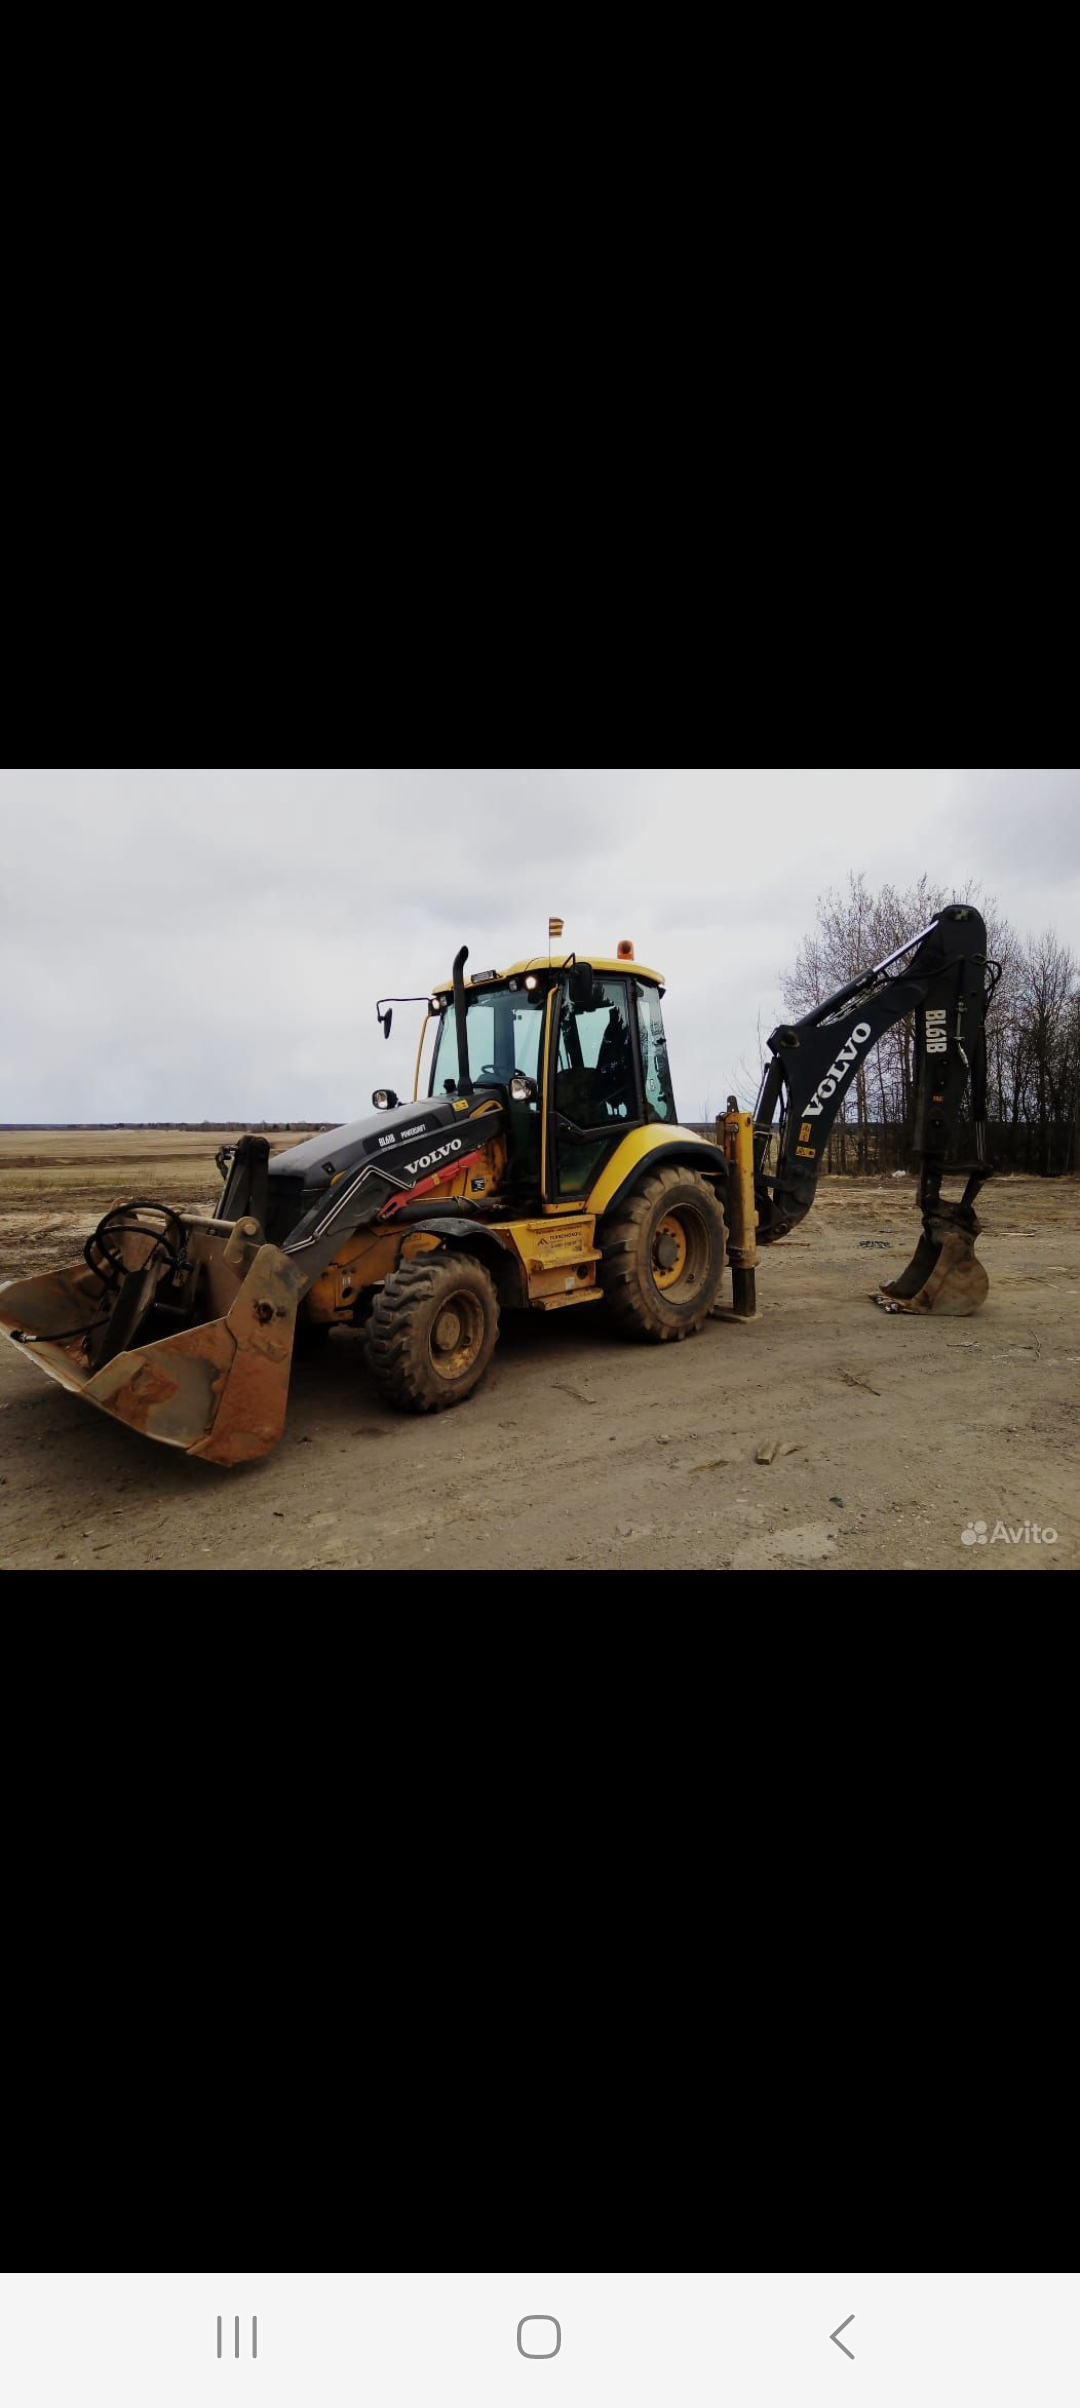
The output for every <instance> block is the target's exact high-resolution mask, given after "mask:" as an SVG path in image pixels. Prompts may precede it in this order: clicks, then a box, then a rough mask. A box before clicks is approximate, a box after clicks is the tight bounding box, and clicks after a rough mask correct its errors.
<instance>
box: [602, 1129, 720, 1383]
mask: <svg viewBox="0 0 1080 2408" xmlns="http://www.w3.org/2000/svg"><path fill="white" fill-rule="evenodd" d="M725 1234H726V1233H725V1229H724V1216H723V1213H722V1212H721V1210H720V1206H719V1204H718V1203H717V1200H716V1197H715V1195H714V1193H713V1190H712V1188H711V1187H710V1186H709V1183H708V1180H707V1179H702V1178H700V1177H699V1175H698V1173H697V1172H696V1171H683V1170H677V1169H675V1168H674V1167H672V1168H665V1169H664V1170H658V1171H653V1172H652V1174H651V1176H650V1177H648V1178H645V1179H642V1181H641V1183H640V1185H639V1186H638V1187H635V1189H634V1191H633V1194H632V1195H629V1196H627V1198H626V1200H625V1202H624V1203H622V1204H620V1205H619V1206H618V1208H617V1210H616V1212H615V1213H614V1214H613V1215H612V1218H611V1221H610V1223H609V1224H608V1225H607V1226H606V1227H605V1230H604V1232H603V1236H602V1238H601V1241H600V1242H601V1244H602V1247H603V1261H602V1263H601V1265H600V1284H601V1286H602V1288H603V1290H604V1294H605V1297H606V1299H607V1310H608V1317H609V1319H610V1320H611V1321H613V1322H614V1323H615V1326H616V1328H617V1329H619V1330H621V1331H623V1333H624V1334H625V1335H626V1336H627V1337H629V1338H641V1339H645V1340H647V1341H649V1342H651V1343H652V1344H653V1345H662V1344H663V1342H664V1340H665V1339H667V1338H689V1337H692V1335H693V1333H694V1331H695V1330H698V1329H700V1328H701V1325H702V1322H703V1321H704V1320H705V1318H706V1316H707V1314H708V1313H709V1312H710V1310H711V1308H712V1306H713V1305H714V1304H715V1302H716V1298H717V1295H718V1294H719V1289H720V1281H721V1279H722V1278H723V1275H724V1253H725Z"/></svg>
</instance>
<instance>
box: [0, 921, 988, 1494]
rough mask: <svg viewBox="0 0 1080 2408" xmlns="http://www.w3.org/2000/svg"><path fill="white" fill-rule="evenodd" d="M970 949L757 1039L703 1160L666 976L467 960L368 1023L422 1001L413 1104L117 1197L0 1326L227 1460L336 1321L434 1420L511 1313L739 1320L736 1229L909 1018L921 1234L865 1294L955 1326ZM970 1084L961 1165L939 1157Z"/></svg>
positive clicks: (786, 1176)
mask: <svg viewBox="0 0 1080 2408" xmlns="http://www.w3.org/2000/svg"><path fill="white" fill-rule="evenodd" d="M560 933H561V931H560ZM985 943H986V937H985V930H984V928H983V924H982V921H981V919H980V918H979V915H978V913H977V912H975V911H973V910H971V909H970V908H969V907H968V906H967V905H964V904H953V905H950V907H949V908H948V909H947V910H946V911H943V912H941V913H940V914H939V916H938V918H937V919H936V920H934V921H933V922H932V923H931V924H930V926H929V927H927V928H925V929H922V930H920V931H919V933H918V935H917V936H916V937H913V938H911V939H910V940H909V943H908V944H907V945H906V946H903V947H901V948H900V950H899V951H898V952H897V953H896V954H893V955H891V956H890V958H889V960H888V961H887V962H882V963H878V964H876V965H875V966H874V968H873V969H871V970H868V971H867V972H866V973H865V974H864V975H863V976H862V977H861V978H858V979H854V980H853V981H852V982H851V983H850V985H848V986H847V987H845V988H844V989H842V990H841V992H840V993H839V994H837V995H834V996H831V997H829V998H828V1000H827V1002H825V1003H824V1004H822V1005H821V1006H820V1007H818V1009H817V1010H816V1011H814V1012H812V1013H810V1014H809V1015H808V1016H807V1017H806V1018H805V1019H804V1020H802V1021H800V1022H798V1023H796V1024H794V1025H793V1026H791V1027H784V1028H780V1029H777V1030H776V1031H774V1033H773V1036H772V1037H771V1038H770V1040H769V1044H770V1049H771V1053H772V1057H773V1058H772V1061H771V1063H770V1065H769V1068H768V1070H767V1072H766V1074H765V1079H764V1082H763V1085H762V1089H761V1094H760V1096H759V1098H758V1104H757V1109H756V1111H755V1112H754V1113H749V1112H742V1111H739V1110H738V1109H737V1108H732V1109H730V1110H729V1111H728V1113H727V1114H726V1115H725V1116H723V1118H722V1121H721V1122H720V1123H719V1124H718V1131H717V1133H718V1136H719V1138H720V1140H721V1142H720V1144H719V1145H714V1144H711V1143H709V1142H708V1141H707V1140H706V1139H705V1138H703V1137H702V1136H700V1135H699V1134H698V1133H697V1132H696V1131H695V1130H693V1129H688V1128H685V1127H683V1126H681V1125H680V1123H679V1121H678V1119H677V1117H676V1111H675V1100H674V1095H673V1092H672V1083H671V1076H670V1072H669V1068H668V1059H667V1044H666V1040H665V1036H664V1024H663V1016H662V1010H661V1004H662V999H663V994H664V982H663V978H662V976H661V974H660V972H659V971H656V970H650V969H646V968H645V967H644V966H643V965H642V964H640V963H638V962H636V961H635V960H634V958H633V948H632V946H631V945H630V944H629V943H626V942H623V943H621V944H620V945H619V947H618V951H617V954H616V955H615V957H614V958H610V959H602V958H599V957H592V956H590V957H589V958H587V959H583V958H581V957H579V956H577V955H575V954H572V953H571V954H568V955H564V956H562V957H561V958H559V959H552V958H550V956H549V958H547V959H541V960H533V961H522V962H517V963H515V964H514V966H513V967H512V968H511V969H509V970H503V971H496V970H489V971H474V972H473V974H472V976H471V978H466V977H465V963H466V961H467V959H468V952H467V948H466V947H464V946H463V947H462V949H461V951H460V952H459V954H458V956H457V959H456V961H455V963H454V969H453V977H452V979H451V980H449V981H447V983H446V984H445V985H443V986H440V987H436V988H435V989H434V991H433V992H432V993H431V994H430V995H429V996H426V997H423V998H415V997H406V998H399V997H390V998H384V999H383V1001H382V1002H380V1004H379V1006H378V1007H377V1010H378V1016H379V1019H380V1021H381V1023H382V1026H383V1028H384V1030H385V1032H386V1033H387V1034H389V1030H390V1024H391V1020H392V1016H393V1009H394V1005H395V1003H397V1004H399V1005H400V1003H401V1002H402V1001H405V1002H415V1001H417V1000H421V1001H422V1002H423V1004H424V1018H423V1025H422V1030H421V1038H420V1046H419V1050H418V1053H417V1065H416V1079H415V1092H414V1096H413V1100H412V1101H411V1102H409V1103H400V1102H399V1101H398V1099H397V1097H396V1095H394V1094H393V1092H392V1091H391V1090H388V1089H376V1092H375V1094H374V1096H373V1098H372V1103H373V1107H374V1112H373V1116H372V1117H370V1118H368V1119H365V1120H361V1121H357V1122H354V1123H352V1124H350V1125H349V1126H348V1127H345V1128H340V1129H335V1130H334V1131H333V1132H332V1133H331V1134H329V1135H326V1136H317V1137H314V1138H312V1139H310V1140H309V1141H308V1142H307V1143H305V1144H303V1145H298V1146H291V1147H289V1148H288V1149H287V1150H286V1151H285V1152H282V1153H279V1154H276V1155H274V1156H273V1158H271V1156H270V1151H269V1146H268V1143H267V1141H266V1139H265V1138H261V1137H256V1136H252V1135H249V1136H246V1137H243V1138H241V1139H240V1141H239V1143H238V1144H237V1145H236V1146H235V1147H234V1148H228V1149H225V1150H224V1151H223V1153H222V1154H221V1155H219V1157H218V1161H219V1168H220V1170H221V1174H222V1180H223V1185H222V1191H221V1195H220V1198H219V1200H218V1202H217V1206H216V1209H215V1211H214V1213H213V1214H212V1215H210V1216H207V1217H205V1218H203V1217H200V1216H199V1215H197V1214H192V1213H180V1212H174V1211H172V1210H171V1209H170V1208H169V1207H168V1206H166V1205H163V1204H160V1203H155V1202H153V1201H149V1200H146V1199H142V1198H135V1199H131V1200H127V1199H125V1200H122V1201H120V1202H118V1203H117V1204H115V1205H114V1206H113V1207H112V1208H111V1209H110V1211H109V1212H107V1213H106V1214H105V1215H104V1217H103V1219H102V1220H101V1221H100V1222H99V1224H98V1227H97V1229H96V1230H95V1232H94V1234H93V1236H92V1237H91V1238H90V1240H89V1241H88V1244H87V1246H86V1249H85V1253H84V1258H83V1260H82V1261H81V1262H77V1263H74V1264H72V1265H70V1266H69V1267H68V1268H66V1269H64V1270H61V1271H57V1272H54V1273H52V1274H49V1275H47V1276H45V1277H41V1278H34V1279H24V1280H14V1281H11V1282H9V1283H7V1285H6V1286H4V1287H3V1288H0V1330H2V1331H3V1332H4V1333H6V1335H7V1336H8V1337H9V1338H11V1339H12V1340H13V1341H14V1343H15V1344H16V1345H18V1347H19V1348H20V1350H21V1351H22V1352H23V1353H24V1354H26V1355H28V1356H31V1357H32V1358H33V1360H34V1361H35V1362H36V1363H38V1364H40V1366H41V1368H42V1370H43V1371H46V1372H48V1373H49V1375H50V1376H51V1377H52V1378H53V1379H56V1380H59V1381H60V1382H61V1384H62V1385H63V1386H64V1387H67V1388H71V1389H74V1390H75V1391H77V1392H78V1393H79V1394H80V1395H82V1396H84V1397H86V1398H87V1399H88V1400H89V1402H90V1403H92V1404H95V1405H99V1406H100V1407H101V1408H102V1410H103V1411H105V1412H107V1413H111V1414H113V1415H114V1416H115V1418H116V1419H117V1420H119V1421H123V1422H126V1423H127V1424H128V1425H129V1426H130V1427H131V1428H132V1429H136V1430H141V1431H143V1432H145V1434H146V1435H147V1436H148V1437H151V1438H157V1439H160V1440H162V1441H163V1443H164V1444H166V1445H168V1446H175V1447H181V1448H184V1449H186V1450H187V1451H188V1452H189V1453H190V1454H193V1455H199V1456H202V1457H204V1458H205V1459H206V1460H207V1461H209V1462H212V1463H226V1464H235V1463H243V1462H249V1461H251V1460H252V1459H253V1458H254V1457H256V1456H259V1455H264V1454H266V1453H267V1452H268V1451H269V1449H270V1448H271V1447H272V1446H273V1445H274V1444H275V1443H276V1441H277V1439H278V1438H279V1437H280V1435H281V1431H282V1428H283V1425H284V1420H285V1410H286V1400H287V1395H288V1387H289V1375H290V1369H291V1364H292V1357H293V1352H294V1348H296V1347H297V1346H298V1345H299V1346H302V1347H310V1346H312V1345H314V1344H316V1343H317V1342H318V1340H319V1339H320V1338H321V1337H323V1336H325V1335H326V1334H328V1332H329V1331H330V1330H331V1329H333V1328H334V1327H335V1325H341V1324H344V1325H346V1326H348V1325H353V1326H355V1325H358V1324H359V1325H361V1326H362V1327H363V1328H364V1330H365V1334H366V1346H365V1352H366V1356H367V1360H368V1363H369V1365H370V1369H371V1373H372V1375H373V1377H374V1380H375V1383H376V1386H377V1387H378V1389H379V1391H380V1393H381V1395H382V1396H383V1398H384V1399H385V1400H386V1402H387V1404H389V1405H391V1406H394V1407H397V1408H398V1409H399V1410H401V1411H404V1412H415V1413H427V1412H434V1411H438V1410H439V1409H440V1408H442V1407H443V1406H446V1405H453V1404H457V1403H458V1402H460V1400H461V1399H462V1398H464V1397H466V1396H468V1395H469V1394H470V1393H471V1392H472V1390H473V1389H474V1388H475V1387H476V1385H477V1383H478V1381H479V1380H480V1379H482V1377H483V1374H484V1371H485V1369H486V1367H487V1364H488V1362H489V1360H490V1357H491V1354H492V1350H493V1348H494V1345H495V1341H496V1338H497V1335H498V1328H499V1316H500V1312H502V1311H505V1310H513V1309H526V1310H532V1311H534V1312H545V1313H551V1312H557V1311H564V1310H566V1309H568V1308H571V1307H577V1306H583V1305H592V1304H597V1305H600V1306H602V1307H603V1309H604V1311H605V1312H606V1314H607V1317H608V1320H609V1321H610V1322H611V1323H613V1324H614V1326H615V1328H616V1329H617V1330H619V1331H620V1332H622V1333H623V1334H625V1335H626V1336H627V1337H628V1338H631V1339H641V1340H646V1341H651V1342H653V1343H660V1344H662V1343H664V1342H666V1341H671V1340H677V1339H683V1338H688V1337H691V1336H693V1335H694V1333H695V1332H696V1331H698V1330H700V1328H701V1326H702V1324H703V1322H704V1321H705V1320H706V1318H707V1317H708V1315H709V1314H710V1313H715V1312H717V1311H720V1312H723V1311H724V1310H725V1309H727V1310H729V1311H730V1312H731V1313H733V1314H735V1315H738V1316H741V1317H746V1318H752V1317H753V1315H754V1313H755V1309H756V1306H755V1278H756V1264H757V1245H758V1243H763V1244H767V1243H770V1242H772V1241H773V1240H775V1239H777V1238H782V1237H783V1236H784V1235H785V1234H786V1232H787V1231H788V1230H789V1229H791V1228H792V1227H794V1225H795V1223H796V1222H797V1221H799V1220H800V1219H801V1218H802V1217H803V1215H804V1213H805V1212H806V1211H807V1210H808V1209H809V1206H810V1204H811V1203H812V1201H813V1196H814V1190H815V1186H816V1182H817V1177H818V1173H819V1170H820V1167H821V1161H822V1156H823V1149H824V1141H825V1137H826V1135H827V1133H828V1129H829V1127H830V1125H831V1123H832V1121H833V1119H834V1118H835V1116H836V1113H837V1111H838V1110H839V1108H840V1105H841V1102H842V1100H843V1096H844V1093H845V1090H846V1088H847V1086H848V1084H849V1083H850V1081H851V1079H852V1078H853V1077H854V1076H855V1073H856V1070H857V1068H858V1065H859V1063H860V1062H861V1061H863V1060H864V1059H865V1055H866V1051H867V1048H868V1047H869V1046H871V1045H872V1044H873V1043H875V1042H876V1040H877V1038H878V1037H880V1036H881V1034H882V1033H883V1031H884V1030H885V1029H886V1028H887V1027H889V1026H891V1025H892V1023H893V1022H895V1021H896V1020H898V1019H900V1018H902V1017H903V1016H904V1015H906V1014H908V1013H910V1012H914V1014H915V1021H916V1046H917V1059H918V1100H917V1105H916V1115H915V1144H914V1151H915V1155H916V1158H917V1159H918V1162H919V1165H920V1195H919V1202H920V1208H921V1210H922V1214H923V1234H922V1237H921V1239H920V1242H919V1245H918V1248H917V1249H916V1253H915V1255H914V1257H913V1260H912V1263H911V1264H910V1265H909V1268H908V1270H907V1271H906V1272H905V1273H903V1274H902V1275H901V1277H900V1278H899V1279H897V1280H894V1281H893V1282H892V1283H891V1284H890V1285H889V1286H888V1287H886V1288H884V1289H883V1290H882V1292H881V1297H880V1301H881V1302H882V1303H883V1304H884V1305H885V1306H886V1307H887V1308H888V1309H889V1310H892V1311H903V1312H925V1311H934V1312H953V1313H956V1312H964V1313H967V1312H973V1311H974V1310H975V1309H976V1307H977V1306H978V1305H979V1304H981V1303H982V1301H983V1298H984V1296H985V1294H986V1290H987V1285H988V1283H987V1278H986V1273H985V1271H984V1269H983V1267H982V1265H981V1263H979V1262H978V1261H977V1260H976V1258H975V1254H974V1240H975V1237H976V1235H977V1233H978V1230H979V1226H980V1225H979V1222H978V1221H977V1220H976V1218H975V1213H974V1199H975V1196H976V1194H977V1193H978V1189H979V1187H980V1186H981V1184H982V1182H983V1181H984V1180H985V1179H986V1178H987V1177H988V1176H989V1175H990V1165H989V1164H988V1163H987V1161H986V1160H985V1126H984V1120H985V1102H984V1087H985V1071H984V1062H985V1048H984V1034H983V1030H984V1020H985V1009H986V1002H987V1000H988V996H989V994H990V993H992V991H993V985H994V983H995V977H996V965H995V964H993V963H988V962H987V960H986V953H985ZM898 963H903V967H902V968H899V969H898V968H897V964H898ZM384 1003H385V1010H384V1008H383V1005H384ZM432 1037H433V1042H430V1040H431V1039H432ZM425 1061H426V1063H427V1076H426V1092H425V1093H424V1094H423V1095H421V1084H422V1077H423V1072H424V1065H425ZM969 1085H970V1088H971V1099H972V1100H971V1119H972V1124H973V1127H974V1133H975V1159H973V1160H971V1161H968V1162H964V1163H957V1162H956V1161H955V1160H953V1159H952V1157H951V1151H950V1149H951V1147H952V1146H953V1145H954V1143H955V1139H956V1133H957V1129H958V1126H959V1116H960V1109H961V1105H962V1103H963V1100H964V1096H965V1093H966V1090H967V1088H968V1086H969ZM946 1170H949V1171H950V1172H955V1171H959V1172H961V1173H962V1174H963V1175H964V1176H965V1177H966V1181H967V1184H966V1187H965V1191H964V1195H963V1197H962V1198H961V1199H960V1200H959V1201H957V1202H947V1201H946V1200H945V1199H944V1198H943V1197H942V1195H941V1181H942V1176H943V1173H944V1172H945V1171H946ZM725 1266H728V1267H730V1270H731V1280H732V1286H731V1304H730V1307H728V1308H725V1307H724V1306H722V1305H721V1304H720V1297H721V1292H722V1282H723V1279H724V1273H725Z"/></svg>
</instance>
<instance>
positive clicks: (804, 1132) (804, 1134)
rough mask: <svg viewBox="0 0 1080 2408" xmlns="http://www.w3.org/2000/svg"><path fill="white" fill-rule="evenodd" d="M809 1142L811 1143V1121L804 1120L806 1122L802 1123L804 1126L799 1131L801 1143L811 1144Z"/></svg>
mask: <svg viewBox="0 0 1080 2408" xmlns="http://www.w3.org/2000/svg"><path fill="white" fill-rule="evenodd" d="M809 1143H810V1123H809V1121H808V1120H804V1122H803V1124H802V1127H801V1129H800V1131H799V1144H800V1145H809Z"/></svg>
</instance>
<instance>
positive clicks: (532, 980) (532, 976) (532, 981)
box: [525, 970, 540, 995]
mask: <svg viewBox="0 0 1080 2408" xmlns="http://www.w3.org/2000/svg"><path fill="white" fill-rule="evenodd" d="M539 983H540V982H539V980H538V978H537V975H536V972H535V970H530V971H529V974H528V977H527V978H526V980H525V984H526V986H527V987H528V990H529V993H530V995H531V994H532V991H533V988H534V987H535V986H538V985H539Z"/></svg>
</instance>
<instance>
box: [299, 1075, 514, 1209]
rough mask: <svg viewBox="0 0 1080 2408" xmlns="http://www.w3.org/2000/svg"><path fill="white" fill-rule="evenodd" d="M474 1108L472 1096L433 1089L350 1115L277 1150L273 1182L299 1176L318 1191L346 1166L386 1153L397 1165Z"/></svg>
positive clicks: (450, 1131) (448, 1132)
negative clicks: (421, 1098) (363, 1116)
mask: <svg viewBox="0 0 1080 2408" xmlns="http://www.w3.org/2000/svg"><path fill="white" fill-rule="evenodd" d="M455 1105H456V1107H457V1109H456V1110H455ZM470 1108H471V1099H470V1098H466V1097H465V1096H449V1095H440V1096H434V1095H433V1096H429V1097H428V1098H427V1099H426V1101H425V1102H424V1103H420V1104H395V1105H393V1107H392V1108H391V1110H390V1111H389V1112H373V1113H371V1115H370V1116H369V1118H368V1119H367V1120H350V1121H347V1122H346V1123H345V1125H344V1127H342V1128H340V1129H328V1130H326V1131H324V1133H323V1135H322V1136H321V1137H308V1138H305V1141H304V1143H303V1145H291V1146H288V1147H287V1148H286V1150H285V1152H284V1153H283V1154H275V1155H274V1156H273V1157H272V1159H271V1162H270V1166H269V1170H270V1182H271V1186H273V1183H274V1181H275V1180H276V1179H287V1180H289V1181H291V1182H296V1181H299V1184H300V1187H301V1188H302V1189H303V1191H304V1193H305V1194H312V1195H317V1194H318V1193H319V1191H320V1190H321V1189H322V1188H324V1187H329V1185H330V1182H331V1180H332V1179H338V1178H340V1176H341V1174H342V1172H343V1171H351V1170H356V1169H358V1168H360V1166H361V1165H362V1164H363V1163H364V1162H365V1161H370V1160H381V1159H382V1158H383V1157H384V1156H386V1157H389V1159H390V1162H391V1166H392V1167H393V1168H394V1169H395V1170H399V1169H400V1168H401V1167H403V1163H404V1157H405V1156H406V1155H407V1157H408V1160H409V1162H410V1163H411V1162H412V1161H413V1160H414V1158H417V1157H419V1156H421V1155H423V1154H424V1153H426V1152H428V1151H429V1150H430V1147H429V1146H427V1145H425V1144H424V1142H423V1141H424V1140H425V1139H429V1140H432V1141H435V1140H438V1141H439V1142H441V1143H445V1142H446V1138H447V1136H453V1135H454V1134H456V1132H457V1131H458V1129H459V1128H460V1127H461V1125H462V1123H463V1122H464V1121H465V1120H466V1118H467V1116H468V1113H469V1110H470ZM418 1175H419V1174H418Z"/></svg>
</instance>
